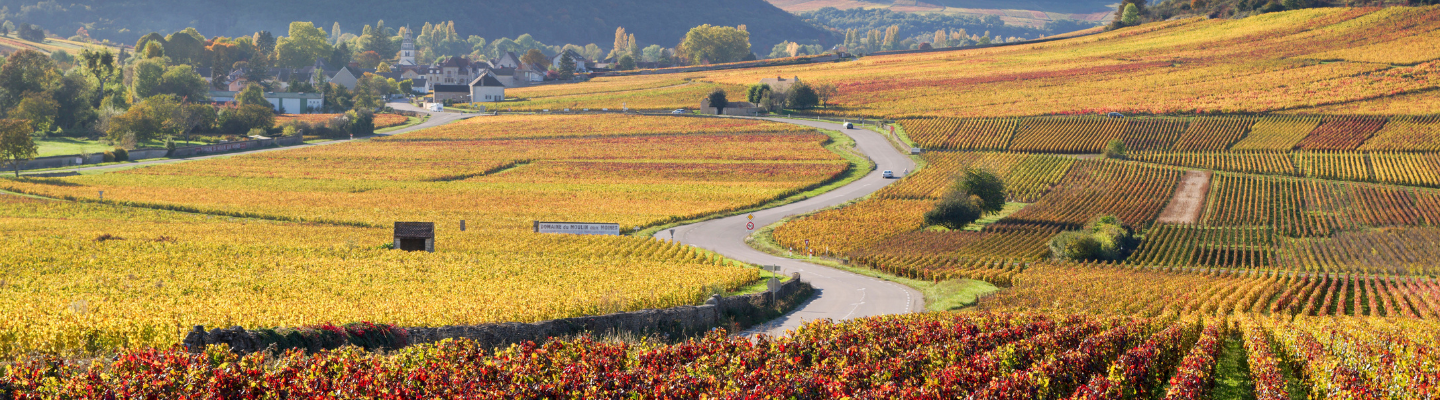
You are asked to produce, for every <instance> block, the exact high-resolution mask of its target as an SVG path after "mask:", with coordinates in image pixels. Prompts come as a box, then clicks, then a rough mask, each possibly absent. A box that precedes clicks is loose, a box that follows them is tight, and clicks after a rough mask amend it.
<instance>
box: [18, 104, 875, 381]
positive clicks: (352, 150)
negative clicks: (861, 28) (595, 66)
mask: <svg viewBox="0 0 1440 400" xmlns="http://www.w3.org/2000/svg"><path fill="white" fill-rule="evenodd" d="M711 121H713V120H710V119H698V118H695V119H691V118H683V119H682V118H669V117H629V116H616V117H606V118H591V119H586V120H585V123H584V124H580V123H578V122H577V121H574V120H568V119H560V118H554V119H551V117H530V116H517V117H486V118H477V119H475V120H472V122H466V123H464V124H461V125H447V126H446V127H445V128H444V130H443V131H442V132H440V133H436V134H431V133H427V132H418V133H417V135H419V136H422V137H424V138H422V139H412V137H411V136H410V135H409V134H406V135H400V136H396V137H392V138H384V139H375V140H370V141H364V142H353V143H343V144H335V145H329V146H316V147H307V148H298V149H292V150H287V151H276V152H263V153H255V154H247V155H239V156H235V157H227V158H222V159H210V160H202V161H192V162H186V163H177V164H170V165H161V166H153V167H147V168H138V169H130V170H126V171H120V172H112V173H107V174H101V175H83V176H74V177H67V178H41V179H19V180H8V179H7V180H4V181H0V185H3V186H5V187H7V190H11V191H21V192H30V193H35V194H41V195H45V196H50V197H56V198H62V199H73V200H77V201H78V202H65V201H39V200H29V199H26V198H22V197H17V196H6V195H0V232H3V233H0V249H3V251H0V254H3V255H0V265H3V266H5V267H4V268H3V269H0V316H4V320H5V322H3V323H0V357H4V358H10V357H14V356H15V355H19V354H25V353H29V352H33V351H44V352H52V353H55V354H63V355H75V356H83V355H89V354H97V353H98V354H104V353H107V352H109V351H112V350H113V349H118V348H122V347H144V346H153V347H156V348H165V347H169V346H171V345H173V344H175V343H177V342H178V341H179V339H180V338H179V334H178V333H177V327H179V328H178V329H182V330H181V331H179V332H182V333H183V331H184V330H188V328H189V327H191V326H194V325H205V326H211V327H229V326H236V325H238V326H244V327H247V328H270V327H286V326H291V327H293V326H311V325H319V324H326V323H337V324H343V323H350V322H359V321H371V322H375V323H386V324H395V325H399V326H443V325H452V324H475V323H486V322H506V321H540V320H547V319H554V318H564V317H573V316H579V315H590V314H603V313H607V312H613V311H619V310H636V309H645V308H657V307H670V306H677V305H693V304H698V303H700V302H702V301H703V300H704V299H705V298H706V297H708V296H709V294H710V293H712V292H713V291H715V290H729V289H734V288H738V287H741V286H744V285H746V284H749V283H751V282H752V281H753V280H755V279H756V278H757V273H756V272H755V270H753V269H743V268H736V266H735V265H734V264H733V263H726V262H722V261H721V260H720V259H719V258H718V257H717V256H715V255H714V254H712V253H703V252H699V251H697V250H696V249H694V248H692V247H682V246H679V245H677V244H672V243H665V242H660V241H654V240H650V239H645V238H632V237H592V236H586V237H579V238H571V237H562V236H559V235H536V234H532V233H530V232H529V231H530V229H531V226H532V221H536V220H559V221H597V222H616V223H620V224H621V225H623V226H624V227H625V229H633V228H634V227H637V226H645V225H652V224H658V223H664V222H669V221H676V220H681V219H688V218H693V217H695V216H701V215H708V214H712V213H716V212H724V211H729V210H737V209H743V208H748V207H752V206H754V205H756V204H761V203H764V202H767V201H770V200H772V199H776V198H780V197H784V196H788V195H790V194H793V193H798V192H799V191H802V190H805V188H807V187H812V186H815V185H818V184H820V183H822V182H827V181H830V180H832V179H834V178H835V177H836V176H838V175H840V174H841V173H843V172H844V171H845V170H846V169H847V168H849V164H848V163H847V162H845V161H842V160H840V159H839V157H837V156H835V155H834V154H833V153H831V152H829V151H827V150H826V149H825V148H824V147H822V144H823V143H826V142H828V140H829V137H828V136H825V135H824V134H820V133H816V132H814V131H813V130H795V129H793V128H790V127H789V126H788V125H781V124H776V123H769V122H756V121H731V120H722V121H719V122H716V123H715V124H717V125H718V126H712V125H711V124H712V122H711ZM546 124H552V125H553V127H547V125H546ZM576 125H584V126H585V131H584V132H593V133H594V134H582V135H581V136H576V137H570V138H546V139H499V138H495V135H496V132H504V131H507V130H511V129H514V128H515V127H517V126H527V127H530V129H540V130H551V131H553V132H556V133H559V134H567V135H568V134H570V132H576V131H573V130H571V131H567V130H566V128H567V127H573V126H576ZM606 126H609V127H610V129H609V130H605V129H604V128H605V127H606ZM640 127H645V129H643V130H641V129H640ZM457 129H464V130H469V131H471V132H475V134H474V136H475V138H474V139H473V140H462V138H461V136H460V135H461V133H460V132H462V131H461V130H457ZM625 130H635V132H634V134H633V135H624V134H623V133H624V131H625ZM728 131H739V132H745V131H750V132H755V133H727V132H728ZM527 132H528V131H527ZM667 132H669V134H667ZM426 135H434V136H433V137H442V138H443V139H432V138H431V137H426ZM711 146H715V147H713V148H712V147H711ZM720 148H729V149H730V150H718V149H720ZM100 190H103V191H104V192H105V195H104V202H100V201H98V199H97V196H96V194H97V191H100ZM162 210H175V211H184V212H174V211H162ZM394 221H433V222H436V230H437V235H438V237H439V239H438V240H437V244H436V249H437V252H436V253H434V254H421V255H414V254H411V253H401V252H395V251H389V250H386V249H385V248H384V245H387V244H389V243H391V242H392V240H393V238H392V237H391V230H390V226H391V224H392V223H393V222H394ZM460 221H466V222H467V224H466V225H467V228H466V229H465V230H464V231H461V230H460V229H459V224H460ZM29 249H47V250H46V251H43V252H36V251H30V250H29ZM51 266H66V267H65V268H52V267H51ZM401 271H403V273H397V272H401ZM417 305H418V306H417Z"/></svg>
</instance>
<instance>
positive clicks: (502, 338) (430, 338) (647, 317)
mask: <svg viewBox="0 0 1440 400" xmlns="http://www.w3.org/2000/svg"><path fill="white" fill-rule="evenodd" d="M809 291H810V286H809V284H806V283H803V282H800V274H798V273H796V274H794V275H792V276H791V279H790V280H789V281H787V282H785V283H783V284H778V285H776V288H775V290H774V291H767V292H763V293H755V294H748V295H742V296H732V297H720V296H719V295H716V296H714V297H711V298H710V300H709V301H706V302H705V304H704V305H699V306H679V307H671V308H662V309H651V310H640V311H631V312H620V313H614V314H608V315H594V316H584V317H574V318H562V319H554V320H549V321H541V322H535V323H519V322H507V323H494V324H480V325H463V326H442V327H436V328H428V327H420V328H399V329H403V330H404V331H405V332H404V335H403V336H405V340H404V342H405V343H404V345H410V344H419V343H432V342H438V341H441V340H445V339H459V338H465V339H470V340H474V341H477V342H480V343H482V344H484V345H486V346H489V347H502V346H507V345H510V344H514V343H521V342H525V341H534V342H542V341H544V340H546V339H549V338H553V337H564V336H571V335H578V334H583V333H596V334H626V333H628V334H635V335H642V336H648V335H669V336H671V337H687V336H693V335H695V334H699V333H703V332H706V331H709V330H710V329H712V328H715V327H718V326H720V325H721V324H722V323H725V322H726V321H727V320H728V319H732V318H734V317H743V316H755V315H764V314H767V313H769V312H772V311H767V310H770V309H772V308H773V307H774V306H775V305H776V304H778V303H779V302H781V301H784V300H787V299H788V300H795V299H792V297H793V296H796V295H802V294H808V293H809ZM265 337H267V336H266V334H265V333H263V332H261V331H249V330H245V329H242V328H240V327H232V328H229V329H213V330H209V331H206V330H205V329H204V327H202V326H197V327H195V330H193V331H191V332H190V334H189V335H187V336H186V337H185V340H184V344H185V348H186V349H188V350H189V351H191V352H199V351H201V350H203V349H204V348H205V346H206V345H213V344H222V343H223V344H227V345H230V348H231V350H232V351H236V352H240V353H249V352H254V351H260V350H264V349H266V348H268V347H269V346H270V345H271V343H266V340H265V339H264V338H265ZM344 344H351V343H344ZM338 346H339V345H338V344H337V345H334V346H332V345H324V346H316V345H309V346H300V347H301V348H306V349H309V350H311V351H314V350H317V349H319V348H334V347H338Z"/></svg>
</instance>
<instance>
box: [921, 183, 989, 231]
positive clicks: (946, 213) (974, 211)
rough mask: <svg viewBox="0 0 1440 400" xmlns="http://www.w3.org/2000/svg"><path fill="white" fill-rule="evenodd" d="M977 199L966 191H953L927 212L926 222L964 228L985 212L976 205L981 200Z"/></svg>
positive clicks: (927, 223)
mask: <svg viewBox="0 0 1440 400" xmlns="http://www.w3.org/2000/svg"><path fill="white" fill-rule="evenodd" d="M977 200H978V198H976V197H974V196H971V195H970V194H969V193H966V192H964V191H958V190H957V191H955V192H951V193H950V194H949V195H947V196H945V199H943V200H940V202H939V203H936V204H935V208H934V209H932V210H930V211H926V212H925V224H926V225H939V226H943V227H946V228H950V229H964V228H965V226H966V225H970V223H972V222H975V220H977V219H980V216H981V215H982V214H984V211H983V210H981V208H980V206H978V205H976V203H977V202H979V201H977Z"/></svg>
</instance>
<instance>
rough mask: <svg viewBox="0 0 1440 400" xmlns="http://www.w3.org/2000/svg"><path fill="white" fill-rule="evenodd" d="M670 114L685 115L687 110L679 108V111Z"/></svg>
mask: <svg viewBox="0 0 1440 400" xmlns="http://www.w3.org/2000/svg"><path fill="white" fill-rule="evenodd" d="M670 113H671V114H684V113H685V109H683V108H678V109H675V111H671V112H670Z"/></svg>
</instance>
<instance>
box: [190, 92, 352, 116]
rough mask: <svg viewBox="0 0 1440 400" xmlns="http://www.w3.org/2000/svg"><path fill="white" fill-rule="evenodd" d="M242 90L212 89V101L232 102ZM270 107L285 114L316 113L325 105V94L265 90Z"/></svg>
mask: <svg viewBox="0 0 1440 400" xmlns="http://www.w3.org/2000/svg"><path fill="white" fill-rule="evenodd" d="M239 93H240V92H230V91H214V90H212V91H210V101H212V102H216V103H232V102H234V101H235V96H236V95H238V94H239ZM265 100H266V101H269V102H270V108H271V109H273V110H276V111H280V112H282V113H285V114H314V113H318V112H320V109H321V108H324V107H325V96H324V95H321V94H319V93H290V92H265Z"/></svg>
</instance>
